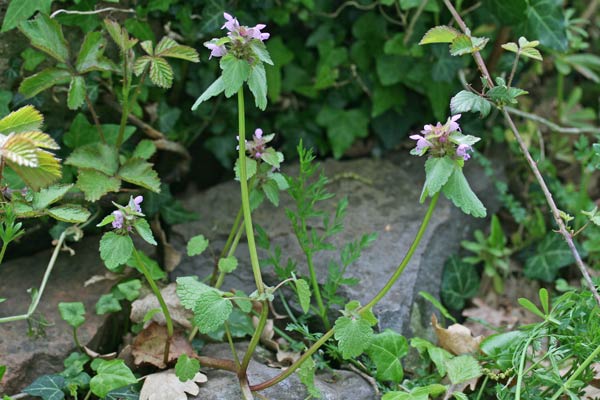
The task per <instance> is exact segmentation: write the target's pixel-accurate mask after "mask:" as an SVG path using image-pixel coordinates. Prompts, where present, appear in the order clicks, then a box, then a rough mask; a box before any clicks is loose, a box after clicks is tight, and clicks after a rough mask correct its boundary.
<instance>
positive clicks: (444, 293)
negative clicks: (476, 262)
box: [440, 256, 480, 311]
mask: <svg viewBox="0 0 600 400" xmlns="http://www.w3.org/2000/svg"><path fill="white" fill-rule="evenodd" d="M479 283H480V278H479V275H478V274H477V271H476V269H475V268H474V267H473V265H471V264H467V263H465V262H461V260H460V259H459V258H458V257H456V256H453V257H450V258H448V260H447V261H446V263H445V264H444V271H443V273H442V288H441V291H440V295H441V297H442V300H443V301H444V304H446V306H447V307H449V308H451V309H453V310H457V311H458V310H462V309H463V308H464V305H465V301H466V300H468V299H470V298H472V297H474V296H475V295H476V294H477V292H478V291H479Z"/></svg>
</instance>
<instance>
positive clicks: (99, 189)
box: [77, 168, 121, 201]
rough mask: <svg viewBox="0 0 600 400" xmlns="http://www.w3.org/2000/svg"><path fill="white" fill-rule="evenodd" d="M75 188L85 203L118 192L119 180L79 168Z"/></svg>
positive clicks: (98, 172)
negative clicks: (81, 194) (83, 196)
mask: <svg viewBox="0 0 600 400" xmlns="http://www.w3.org/2000/svg"><path fill="white" fill-rule="evenodd" d="M77 188H79V190H81V191H82V192H83V194H84V195H85V199H86V200H87V201H96V200H99V199H100V198H101V197H102V196H104V195H105V194H106V193H108V192H118V191H119V189H120V188H121V180H120V179H119V178H115V177H112V176H108V175H106V174H104V173H102V172H100V171H96V170H93V169H84V168H80V169H79V172H78V175H77Z"/></svg>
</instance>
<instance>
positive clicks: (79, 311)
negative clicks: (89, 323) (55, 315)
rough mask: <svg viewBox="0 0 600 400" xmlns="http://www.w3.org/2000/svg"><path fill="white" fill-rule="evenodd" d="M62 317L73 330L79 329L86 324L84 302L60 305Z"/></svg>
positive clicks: (59, 309)
mask: <svg viewBox="0 0 600 400" xmlns="http://www.w3.org/2000/svg"><path fill="white" fill-rule="evenodd" d="M58 311H59V312H60V317H61V318H62V319H63V320H64V321H65V322H66V323H67V324H69V325H70V326H72V327H73V328H79V327H80V326H81V325H83V323H84V322H85V306H84V305H83V303H82V302H80V301H78V302H72V303H58Z"/></svg>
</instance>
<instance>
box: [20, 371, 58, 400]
mask: <svg viewBox="0 0 600 400" xmlns="http://www.w3.org/2000/svg"><path fill="white" fill-rule="evenodd" d="M64 387H65V378H64V377H62V376H60V375H44V376H41V377H39V378H37V379H36V380H35V381H33V383H32V384H31V385H29V386H27V387H26V388H25V389H23V392H24V393H27V394H29V395H31V396H37V397H41V398H42V399H43V400H62V399H64V398H65V394H64V392H63V388H64Z"/></svg>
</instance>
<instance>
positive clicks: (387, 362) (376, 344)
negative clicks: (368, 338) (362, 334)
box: [366, 329, 408, 383]
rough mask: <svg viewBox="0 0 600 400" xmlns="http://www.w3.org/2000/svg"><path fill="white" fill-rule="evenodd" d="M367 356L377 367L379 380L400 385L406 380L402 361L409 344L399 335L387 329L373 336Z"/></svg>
mask: <svg viewBox="0 0 600 400" xmlns="http://www.w3.org/2000/svg"><path fill="white" fill-rule="evenodd" d="M366 353H367V355H368V356H369V357H370V358H371V360H373V362H375V365H377V379H379V380H382V381H391V382H394V383H400V382H401V381H402V379H403V378H404V370H403V369H402V362H401V361H400V359H401V358H402V357H404V356H406V354H407V353H408V342H407V340H406V338H405V337H404V336H402V335H400V334H399V333H396V332H394V331H392V330H391V329H386V330H385V331H383V332H382V333H379V334H377V335H375V336H373V341H372V342H371V345H370V346H369V347H368V348H367V350H366Z"/></svg>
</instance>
